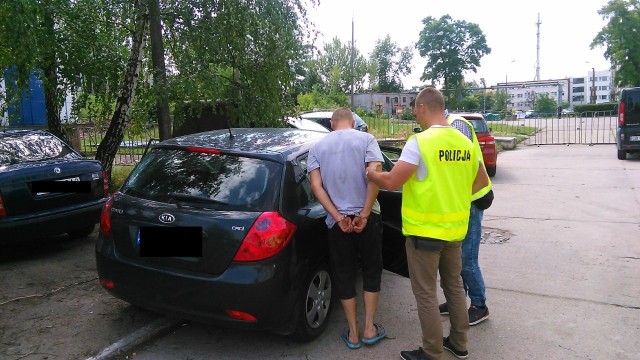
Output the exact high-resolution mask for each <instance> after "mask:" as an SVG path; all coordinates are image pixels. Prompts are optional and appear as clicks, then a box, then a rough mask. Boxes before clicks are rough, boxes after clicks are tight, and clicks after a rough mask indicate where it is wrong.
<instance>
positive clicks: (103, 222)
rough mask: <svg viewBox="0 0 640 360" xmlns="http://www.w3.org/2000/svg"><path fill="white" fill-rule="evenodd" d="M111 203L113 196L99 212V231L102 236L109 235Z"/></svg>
mask: <svg viewBox="0 0 640 360" xmlns="http://www.w3.org/2000/svg"><path fill="white" fill-rule="evenodd" d="M111 204H113V196H112V197H110V198H109V200H107V202H106V203H105V204H104V206H103V207H102V213H101V214H100V233H101V234H102V235H104V236H111Z"/></svg>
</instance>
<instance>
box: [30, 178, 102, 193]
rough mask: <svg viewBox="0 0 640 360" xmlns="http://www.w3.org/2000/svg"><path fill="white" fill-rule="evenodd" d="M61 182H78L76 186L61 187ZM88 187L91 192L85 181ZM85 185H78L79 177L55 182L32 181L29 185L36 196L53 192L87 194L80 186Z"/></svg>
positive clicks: (83, 187)
mask: <svg viewBox="0 0 640 360" xmlns="http://www.w3.org/2000/svg"><path fill="white" fill-rule="evenodd" d="M61 181H73V182H78V186H61V184H60V182H61ZM85 183H87V185H89V186H88V190H89V191H90V190H91V184H89V183H88V182H86V181H85ZM69 185H71V184H69ZM82 185H85V184H82V183H80V177H78V176H76V177H72V178H66V179H59V180H55V181H34V182H33V183H31V186H32V191H33V192H35V193H36V195H46V194H49V193H53V192H56V193H57V192H87V191H86V190H87V189H85V188H86V186H82Z"/></svg>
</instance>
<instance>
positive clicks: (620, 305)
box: [120, 145, 640, 360]
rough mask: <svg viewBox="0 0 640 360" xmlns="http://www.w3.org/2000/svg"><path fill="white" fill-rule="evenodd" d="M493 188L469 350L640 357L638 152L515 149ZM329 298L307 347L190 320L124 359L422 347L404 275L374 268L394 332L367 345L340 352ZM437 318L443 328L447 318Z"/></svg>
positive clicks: (384, 353)
mask: <svg viewBox="0 0 640 360" xmlns="http://www.w3.org/2000/svg"><path fill="white" fill-rule="evenodd" d="M493 184H494V191H495V200H494V203H493V205H492V207H491V208H489V209H488V210H486V211H485V214H484V221H483V228H484V234H485V239H484V243H483V244H482V245H481V247H480V264H481V268H482V271H483V273H484V278H485V283H486V285H487V299H488V300H487V305H488V306H489V309H490V312H491V317H490V319H488V320H487V321H485V322H483V323H481V324H478V325H476V326H473V327H472V328H471V330H470V333H469V344H468V350H469V352H470V357H469V358H470V359H496V360H497V359H592V360H596V359H622V360H624V359H629V360H631V359H640V340H639V339H640V241H639V240H640V157H639V156H638V155H635V156H632V157H630V158H629V159H628V160H626V161H620V160H617V158H616V149H615V145H595V146H588V145H570V146H566V145H548V146H518V148H517V149H516V150H511V151H505V152H502V153H500V155H499V157H498V171H497V175H496V176H495V177H494V178H493ZM383 211H384V209H383ZM440 295H441V294H440ZM441 299H443V297H442V295H441ZM334 306H335V308H334V311H333V313H332V314H331V318H330V322H329V324H328V327H327V329H326V331H325V332H324V333H323V334H322V335H321V336H320V337H319V338H318V339H316V340H315V341H312V342H310V343H305V344H301V343H297V342H294V341H291V340H289V339H287V338H284V337H281V336H277V335H273V334H268V333H263V332H247V331H239V330H232V329H224V328H219V327H214V326H208V325H201V324H193V323H190V324H188V325H184V326H178V327H173V328H172V329H171V331H169V332H168V333H165V334H164V335H163V336H160V337H155V338H152V339H151V340H149V341H147V342H145V343H144V344H138V345H137V347H134V348H133V350H130V351H128V354H127V355H128V356H129V358H135V359H368V360H370V359H399V358H400V356H399V353H400V351H401V350H412V349H416V348H417V347H418V346H421V343H420V336H421V335H420V328H419V324H418V318H417V313H416V306H415V300H414V297H413V294H412V292H411V286H410V284H409V280H408V279H405V278H402V277H399V276H396V275H393V274H390V273H387V272H385V273H384V274H383V283H382V292H381V297H380V301H379V305H378V313H377V316H376V321H378V322H380V323H382V324H384V326H385V327H386V328H387V330H388V332H389V335H390V337H391V338H390V339H385V340H383V341H381V342H380V343H379V344H377V345H375V346H365V347H363V348H361V349H358V350H349V349H347V348H346V347H345V345H344V344H343V343H342V342H341V341H340V339H339V336H340V333H341V330H342V328H343V327H344V326H345V322H344V320H343V315H342V309H341V308H340V305H339V304H338V303H334ZM359 313H360V315H359V316H360V319H362V304H361V303H360V306H359ZM434 325H436V326H440V324H434ZM442 326H443V327H444V329H445V330H444V333H445V335H446V334H447V332H448V318H447V317H446V316H443V317H442ZM120 358H126V356H125V355H121V357H120ZM444 359H454V357H453V356H452V355H449V354H448V353H447V354H445V356H444Z"/></svg>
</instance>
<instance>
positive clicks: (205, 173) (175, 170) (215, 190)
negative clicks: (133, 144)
mask: <svg viewBox="0 0 640 360" xmlns="http://www.w3.org/2000/svg"><path fill="white" fill-rule="evenodd" d="M281 169H282V166H281V165H280V164H278V163H275V162H272V161H266V160H260V159H253V158H246V157H239V156H231V155H217V154H205V153H199V152H189V151H185V150H175V149H154V150H153V151H151V152H150V153H149V154H147V155H146V156H145V157H143V158H142V160H141V161H140V164H138V166H137V167H136V168H135V170H133V172H132V173H131V175H130V176H129V178H128V179H127V181H126V183H125V184H124V185H123V187H122V190H121V191H122V192H123V193H125V194H129V195H132V196H136V197H141V198H144V199H148V200H153V201H159V202H167V203H175V204H177V205H179V206H181V205H188V206H195V207H207V208H215V209H225V210H240V211H272V210H274V209H275V208H276V204H277V199H278V194H279V191H278V189H279V185H278V184H280V177H281V175H280V174H281V173H282V170H281Z"/></svg>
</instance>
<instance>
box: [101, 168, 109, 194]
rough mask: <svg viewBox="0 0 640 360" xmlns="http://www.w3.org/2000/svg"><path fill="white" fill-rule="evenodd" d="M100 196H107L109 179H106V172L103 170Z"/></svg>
mask: <svg viewBox="0 0 640 360" xmlns="http://www.w3.org/2000/svg"><path fill="white" fill-rule="evenodd" d="M102 194H103V195H104V196H109V178H108V177H107V172H106V171H104V170H102Z"/></svg>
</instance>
